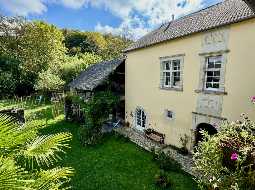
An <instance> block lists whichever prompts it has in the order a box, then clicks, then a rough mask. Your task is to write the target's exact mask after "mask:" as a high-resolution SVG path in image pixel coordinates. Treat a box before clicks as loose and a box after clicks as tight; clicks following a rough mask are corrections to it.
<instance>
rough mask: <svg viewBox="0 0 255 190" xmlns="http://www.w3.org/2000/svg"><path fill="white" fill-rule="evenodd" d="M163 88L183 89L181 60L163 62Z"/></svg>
mask: <svg viewBox="0 0 255 190" xmlns="http://www.w3.org/2000/svg"><path fill="white" fill-rule="evenodd" d="M161 64H162V65H161V66H162V81H161V83H162V84H161V86H162V87H163V88H181V59H170V60H166V61H162V62H161Z"/></svg>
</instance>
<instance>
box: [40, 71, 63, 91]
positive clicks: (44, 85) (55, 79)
mask: <svg viewBox="0 0 255 190" xmlns="http://www.w3.org/2000/svg"><path fill="white" fill-rule="evenodd" d="M64 84H65V82H64V81H63V80H62V79H61V78H60V77H59V76H58V75H56V74H54V73H53V72H51V70H50V69H48V70H46V71H43V72H41V73H40V74H39V76H38V80H37V84H36V87H35V88H36V89H37V90H40V91H42V92H44V93H47V92H51V91H59V90H62V89H63V87H64Z"/></svg>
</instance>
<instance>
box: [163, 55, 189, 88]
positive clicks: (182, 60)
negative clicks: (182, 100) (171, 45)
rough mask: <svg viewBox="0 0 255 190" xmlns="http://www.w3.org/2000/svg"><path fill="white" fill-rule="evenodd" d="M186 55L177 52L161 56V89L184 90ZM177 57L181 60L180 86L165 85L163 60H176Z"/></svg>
mask: <svg viewBox="0 0 255 190" xmlns="http://www.w3.org/2000/svg"><path fill="white" fill-rule="evenodd" d="M184 56H185V54H176V55H172V56H164V57H160V58H159V60H160V86H159V89H161V90H170V91H180V92H181V91H183V69H184ZM175 59H179V60H180V67H181V70H180V79H181V81H180V87H165V86H164V85H163V83H164V82H163V72H162V71H163V62H164V61H168V60H175Z"/></svg>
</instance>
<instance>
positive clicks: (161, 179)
mask: <svg viewBox="0 0 255 190" xmlns="http://www.w3.org/2000/svg"><path fill="white" fill-rule="evenodd" d="M154 180H155V184H156V185H157V186H158V187H160V188H162V189H169V188H171V187H173V182H172V180H171V179H170V178H169V176H168V175H167V173H166V172H165V171H163V170H160V172H159V173H158V174H156V175H155V177H154Z"/></svg>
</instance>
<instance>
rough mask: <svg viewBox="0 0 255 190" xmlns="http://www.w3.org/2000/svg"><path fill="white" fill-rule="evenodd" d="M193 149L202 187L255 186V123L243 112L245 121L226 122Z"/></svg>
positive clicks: (248, 188)
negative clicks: (215, 133)
mask: <svg viewBox="0 0 255 190" xmlns="http://www.w3.org/2000/svg"><path fill="white" fill-rule="evenodd" d="M203 135H204V139H205V141H204V142H201V143H199V145H198V147H197V149H196V152H195V153H194V163H195V170H196V171H197V172H199V173H200V174H201V175H200V177H198V178H197V181H198V183H199V184H200V187H201V189H202V188H218V189H220V190H221V189H222V190H225V189H245V190H252V189H255V172H254V170H255V124H254V122H252V121H250V120H249V119H248V117H246V116H245V115H244V114H243V115H242V121H237V122H232V123H229V122H226V123H225V124H223V125H222V126H221V127H220V132H219V133H218V134H217V135H215V136H212V137H210V136H209V135H208V134H207V133H206V132H203Z"/></svg>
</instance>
